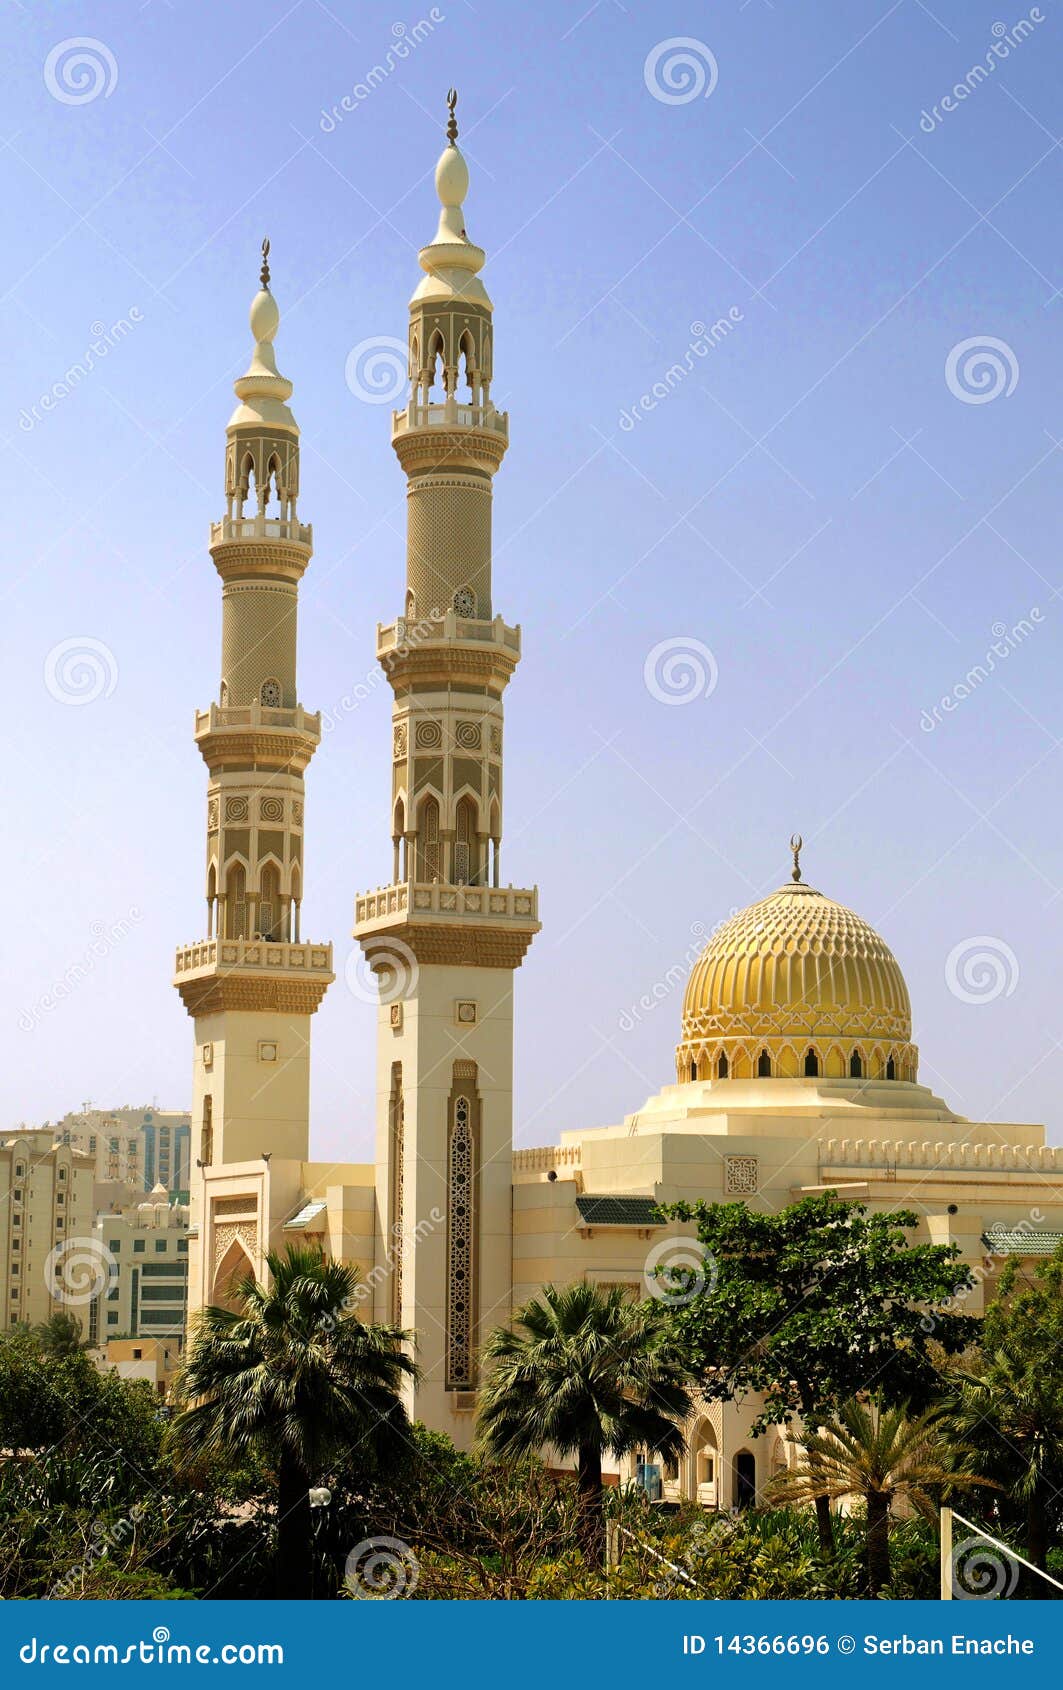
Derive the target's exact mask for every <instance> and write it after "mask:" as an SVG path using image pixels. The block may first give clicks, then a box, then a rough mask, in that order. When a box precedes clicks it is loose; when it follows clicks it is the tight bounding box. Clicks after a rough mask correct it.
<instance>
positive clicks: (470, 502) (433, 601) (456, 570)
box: [407, 475, 491, 621]
mask: <svg viewBox="0 0 1063 1690" xmlns="http://www.w3.org/2000/svg"><path fill="white" fill-rule="evenodd" d="M407 537H408V544H407V586H408V587H409V588H411V589H412V591H413V594H414V597H415V599H416V602H417V608H418V611H419V612H421V613H422V614H423V613H424V612H425V611H428V610H432V609H439V610H446V609H449V607H450V606H451V605H452V604H453V603H454V595H455V593H457V592H458V591H459V590H460V589H462V588H466V589H468V591H469V592H470V593H471V594H472V595H473V597H474V598H475V601H476V614H477V616H478V617H479V618H480V619H481V620H483V621H489V620H490V617H491V488H490V484H489V483H488V482H483V483H480V482H477V481H474V480H473V479H472V477H471V476H458V475H444V476H430V477H429V476H426V477H425V478H424V479H423V480H420V481H415V482H413V483H411V486H410V493H409V522H408V526H407Z"/></svg>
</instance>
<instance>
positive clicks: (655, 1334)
mask: <svg viewBox="0 0 1063 1690" xmlns="http://www.w3.org/2000/svg"><path fill="white" fill-rule="evenodd" d="M483 1360H484V1365H485V1371H486V1379H485V1383H484V1386H483V1389H482V1391H481V1394H480V1410H479V1422H478V1425H479V1432H480V1436H481V1439H482V1441H483V1443H484V1445H485V1447H486V1449H487V1450H488V1452H489V1453H490V1454H491V1455H493V1456H495V1457H496V1458H500V1459H506V1458H512V1457H520V1456H526V1455H539V1454H540V1453H541V1452H542V1451H543V1450H544V1449H545V1448H552V1449H554V1450H556V1451H557V1453H558V1454H559V1455H562V1456H566V1457H569V1456H573V1457H575V1460H576V1474H577V1483H578V1487H579V1497H580V1505H581V1522H582V1524H581V1539H582V1545H583V1548H584V1551H585V1553H586V1554H587V1556H588V1558H591V1557H593V1558H595V1559H597V1560H600V1559H601V1556H602V1552H603V1545H604V1536H603V1515H602V1458H603V1456H605V1455H606V1454H612V1455H614V1456H617V1457H620V1456H624V1455H628V1454H629V1453H630V1452H631V1451H632V1450H634V1449H639V1448H641V1449H646V1450H655V1451H657V1452H659V1453H660V1454H661V1455H663V1456H668V1455H676V1454H678V1453H679V1452H680V1451H681V1450H682V1448H683V1434H682V1431H681V1430H680V1427H681V1425H682V1422H683V1421H684V1420H685V1419H686V1418H687V1416H688V1415H689V1413H690V1410H691V1399H690V1393H689V1391H688V1389H687V1376H686V1372H685V1369H684V1367H683V1366H682V1364H681V1363H680V1361H679V1359H678V1357H677V1354H676V1350H675V1347H674V1345H673V1344H672V1343H671V1341H670V1339H669V1336H668V1333H667V1330H666V1327H665V1324H664V1321H663V1319H662V1316H661V1311H660V1306H659V1304H657V1303H634V1302H632V1301H631V1299H630V1297H629V1296H628V1295H627V1294H626V1293H625V1292H624V1291H623V1289H622V1288H618V1287H614V1288H612V1289H610V1290H605V1289H603V1288H602V1287H600V1286H597V1285H589V1284H584V1283H579V1284H575V1285H569V1286H565V1287H560V1288H559V1287H557V1286H554V1285H546V1286H544V1287H543V1290H542V1292H541V1294H540V1295H539V1296H538V1297H533V1298H532V1300H531V1301H530V1302H529V1303H526V1304H525V1306H524V1308H522V1309H521V1310H520V1311H519V1312H518V1314H517V1317H516V1322H515V1328H514V1330H512V1331H511V1330H509V1329H508V1328H506V1327H498V1328H496V1330H495V1331H494V1332H493V1333H492V1334H491V1336H490V1337H489V1339H488V1341H487V1344H486V1346H485V1348H484V1353H483Z"/></svg>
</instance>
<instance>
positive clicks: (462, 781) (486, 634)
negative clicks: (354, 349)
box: [355, 91, 539, 1443]
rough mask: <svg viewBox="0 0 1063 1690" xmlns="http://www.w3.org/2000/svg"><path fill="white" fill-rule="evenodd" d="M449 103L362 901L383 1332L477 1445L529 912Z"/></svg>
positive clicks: (501, 1239) (485, 420)
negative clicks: (382, 815)
mask: <svg viewBox="0 0 1063 1690" xmlns="http://www.w3.org/2000/svg"><path fill="white" fill-rule="evenodd" d="M456 101H457V95H456V94H454V93H453V91H452V92H451V95H450V97H449V102H448V103H449V105H450V121H449V123H448V126H447V146H446V147H445V149H444V151H443V154H442V156H441V158H440V160H439V163H438V165H437V166H436V177H435V180H436V191H437V193H438V194H439V198H440V200H441V202H442V210H441V212H440V215H439V228H438V230H437V232H436V235H435V238H434V240H433V241H432V242H431V243H430V244H429V245H428V246H426V247H424V248H423V249H422V251H421V253H420V263H421V268H422V270H423V271H424V272H425V275H424V279H423V281H422V282H421V283H420V285H419V287H418V288H417V290H416V292H415V293H414V295H413V298H412V300H411V301H410V328H409V348H410V382H411V391H410V397H409V402H408V404H407V406H406V408H405V409H404V410H402V411H397V412H396V413H395V415H394V418H393V422H392V431H391V438H392V445H393V446H394V448H395V451H396V453H397V455H398V459H399V463H400V464H401V465H402V468H403V470H404V471H405V474H406V478H407V498H408V504H407V508H408V519H407V521H408V526H407V536H408V537H407V555H406V595H405V603H404V606H403V614H402V616H400V617H399V618H398V619H397V620H396V621H395V622H393V623H390V624H389V625H387V626H383V627H379V628H378V630H377V656H378V658H379V660H380V662H381V664H382V666H383V668H384V670H385V671H386V674H387V677H388V680H389V682H390V683H391V687H392V689H393V691H394V694H395V701H394V707H393V712H392V724H393V725H392V755H393V774H392V783H391V839H392V858H393V867H392V879H391V884H390V885H388V886H386V887H383V888H381V889H380V890H378V891H376V892H371V893H367V894H366V895H365V896H364V897H359V898H358V900H357V907H356V925H355V936H356V937H357V938H358V939H359V941H360V942H361V945H362V947H363V949H364V951H365V954H366V957H367V959H368V961H369V964H370V966H371V967H372V968H373V969H374V970H375V972H376V974H377V979H378V984H379V986H380V995H381V1005H380V1011H379V1015H380V1022H379V1032H378V1074H377V1086H378V1090H377V1213H378V1245H377V1264H378V1267H379V1266H385V1267H388V1268H390V1270H391V1271H390V1272H388V1273H384V1274H381V1275H379V1276H378V1278H379V1284H380V1290H379V1291H378V1298H379V1301H378V1308H377V1315H378V1318H386V1319H391V1320H397V1321H401V1323H402V1325H403V1326H406V1327H409V1328H412V1329H414V1330H415V1331H416V1333H417V1345H418V1348H417V1359H418V1361H419V1363H420V1365H421V1368H422V1370H423V1380H422V1383H421V1385H420V1386H419V1387H418V1392H417V1400H416V1403H415V1405H414V1407H415V1412H416V1413H417V1414H418V1415H419V1416H420V1417H421V1418H423V1419H425V1420H426V1421H427V1422H428V1423H429V1424H430V1425H434V1426H444V1425H449V1426H450V1427H451V1430H452V1433H453V1436H454V1437H455V1438H456V1439H457V1441H459V1442H463V1443H468V1442H469V1441H470V1439H471V1427H472V1420H471V1414H472V1410H473V1408H474V1405H475V1398H474V1391H475V1386H476V1377H477V1371H476V1370H477V1359H476V1358H477V1349H478V1346H479V1344H480V1342H481V1341H482V1338H483V1335H484V1333H485V1331H486V1330H487V1329H489V1328H490V1327H491V1326H493V1325H495V1324H497V1323H499V1322H504V1321H505V1320H506V1319H507V1318H508V1316H509V1312H510V1310H509V1287H510V1283H511V1272H512V1260H511V1258H512V1235H511V1220H510V1210H511V1179H512V1170H511V1153H512V1138H513V974H514V971H515V970H516V969H517V968H518V967H519V966H520V963H521V961H522V959H523V957H524V953H525V951H526V950H527V948H528V946H529V944H530V943H531V940H532V938H533V936H534V934H535V933H537V932H538V928H539V922H538V910H537V894H536V892H535V890H534V889H529V890H519V891H518V890H516V889H514V888H513V887H512V886H503V885H502V884H501V874H500V851H501V842H502V743H503V742H502V693H503V691H504V690H505V687H506V683H507V682H508V681H509V679H510V676H511V675H512V674H513V672H514V670H515V669H516V666H517V662H518V660H519V657H520V629H519V628H511V627H507V625H506V623H505V622H504V621H503V619H502V617H501V616H495V615H494V614H493V606H492V596H491V485H492V479H493V477H494V474H495V471H496V470H497V469H498V467H499V465H500V464H501V462H502V458H503V455H504V453H505V450H506V447H507V445H508V442H509V423H508V418H507V417H506V415H505V414H504V413H503V412H500V411H496V410H495V407H494V405H493V404H492V402H491V371H492V339H493V336H492V321H491V318H492V306H491V301H490V299H489V298H488V296H487V292H486V290H485V288H484V285H483V283H482V282H481V280H480V276H479V272H480V270H481V268H482V266H483V263H484V253H483V252H482V251H481V249H480V248H479V247H478V246H474V245H473V244H472V242H471V241H470V240H469V237H468V235H467V234H466V232H465V213H464V211H463V209H462V204H463V201H464V199H465V194H466V191H467V189H468V185H469V172H468V168H467V166H466V163H465V160H464V158H463V157H462V155H461V153H460V152H459V150H458V147H457V133H458V130H457V123H456V121H455V116H454V107H455V104H456Z"/></svg>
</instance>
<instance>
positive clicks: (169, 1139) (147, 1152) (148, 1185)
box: [140, 1109, 192, 1193]
mask: <svg viewBox="0 0 1063 1690" xmlns="http://www.w3.org/2000/svg"><path fill="white" fill-rule="evenodd" d="M140 1135H141V1139H142V1141H143V1146H144V1149H143V1164H144V1190H145V1191H151V1190H152V1189H153V1188H154V1187H155V1186H156V1185H161V1186H164V1187H165V1188H166V1190H167V1191H169V1192H171V1193H173V1192H185V1193H187V1191H188V1189H189V1183H190V1172H189V1164H190V1160H191V1156H190V1149H191V1143H192V1127H191V1119H190V1117H189V1116H188V1115H187V1114H181V1113H179V1112H177V1111H171V1110H164V1109H145V1111H144V1119H143V1122H142V1123H141V1128H140Z"/></svg>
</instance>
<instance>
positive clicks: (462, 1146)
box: [447, 1096, 475, 1389]
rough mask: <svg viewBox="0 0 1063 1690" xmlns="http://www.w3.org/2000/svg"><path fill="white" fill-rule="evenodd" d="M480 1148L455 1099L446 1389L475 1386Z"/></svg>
mask: <svg viewBox="0 0 1063 1690" xmlns="http://www.w3.org/2000/svg"><path fill="white" fill-rule="evenodd" d="M474 1174H475V1147H474V1138H473V1129H472V1105H471V1103H470V1101H469V1098H468V1097H465V1096H460V1097H457V1098H455V1100H454V1111H453V1121H452V1123H451V1129H450V1143H449V1145H448V1147H447V1223H448V1238H447V1246H448V1247H447V1386H448V1388H450V1389H455V1388H460V1387H462V1386H470V1385H472V1383H473V1273H474V1269H475V1245H474V1230H473V1229H474V1217H473V1181H474Z"/></svg>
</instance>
